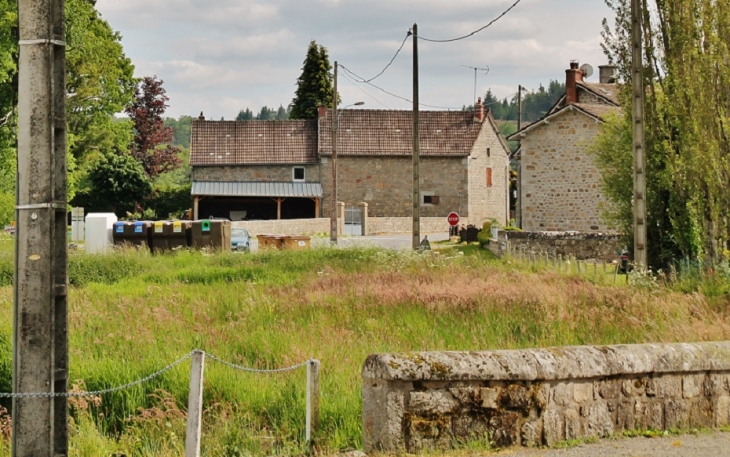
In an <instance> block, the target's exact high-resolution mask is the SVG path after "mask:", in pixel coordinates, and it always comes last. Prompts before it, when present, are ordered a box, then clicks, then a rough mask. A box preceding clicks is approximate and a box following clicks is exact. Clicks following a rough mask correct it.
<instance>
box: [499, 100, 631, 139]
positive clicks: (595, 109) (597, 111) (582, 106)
mask: <svg viewBox="0 0 730 457" xmlns="http://www.w3.org/2000/svg"><path fill="white" fill-rule="evenodd" d="M571 110H578V111H580V112H582V113H583V114H585V115H587V116H590V117H592V118H594V119H595V120H597V121H604V120H605V116H606V115H608V114H609V113H617V112H620V111H621V107H620V106H611V105H591V104H586V103H572V104H570V105H566V106H564V107H563V108H560V109H558V110H556V111H553V112H552V113H550V114H548V115H546V116H545V117H543V118H542V119H540V120H538V121H535V122H533V123H532V124H530V125H528V126H526V127H522V129H521V130H518V131H517V132H515V133H513V134H512V135H510V136H508V137H507V139H508V140H518V141H519V140H520V138H522V137H524V136H525V135H526V134H527V133H529V132H530V131H532V130H534V129H536V128H537V127H539V126H541V125H543V124H545V123H546V122H547V123H549V122H550V120H551V119H553V118H556V117H558V116H560V115H561V114H563V113H564V112H567V111H571Z"/></svg>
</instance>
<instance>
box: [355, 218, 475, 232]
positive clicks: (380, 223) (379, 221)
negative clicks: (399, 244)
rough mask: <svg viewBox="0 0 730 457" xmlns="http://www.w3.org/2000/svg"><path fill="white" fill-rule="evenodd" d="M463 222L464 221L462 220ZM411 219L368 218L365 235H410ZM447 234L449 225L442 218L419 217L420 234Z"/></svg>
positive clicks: (411, 228) (411, 229)
mask: <svg viewBox="0 0 730 457" xmlns="http://www.w3.org/2000/svg"><path fill="white" fill-rule="evenodd" d="M462 222H464V219H462ZM412 231H413V219H412V218H410V217H368V219H367V222H366V232H367V233H365V234H366V235H390V234H398V233H411V232H412ZM428 233H449V223H448V222H447V221H446V216H444V217H421V234H428Z"/></svg>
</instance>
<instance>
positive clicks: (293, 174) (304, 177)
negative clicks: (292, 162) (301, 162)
mask: <svg viewBox="0 0 730 457" xmlns="http://www.w3.org/2000/svg"><path fill="white" fill-rule="evenodd" d="M298 169H301V170H302V179H297V170H298ZM291 180H292V181H293V182H305V181H306V180H307V168H306V167H292V169H291Z"/></svg>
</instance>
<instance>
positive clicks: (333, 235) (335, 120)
mask: <svg viewBox="0 0 730 457" xmlns="http://www.w3.org/2000/svg"><path fill="white" fill-rule="evenodd" d="M339 123H340V118H339V116H338V115H337V61H335V83H334V90H333V94H332V214H331V215H330V242H331V243H332V244H334V245H337V130H338V128H339V125H338V124H339Z"/></svg>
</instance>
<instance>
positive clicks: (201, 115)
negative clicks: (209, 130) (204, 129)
mask: <svg viewBox="0 0 730 457" xmlns="http://www.w3.org/2000/svg"><path fill="white" fill-rule="evenodd" d="M198 120H199V121H204V120H205V116H203V112H202V111H201V112H200V116H198Z"/></svg>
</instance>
